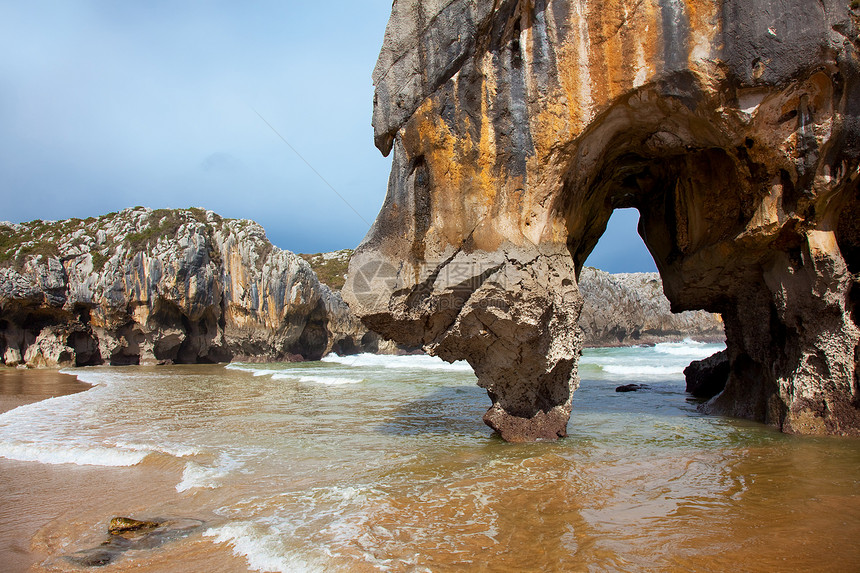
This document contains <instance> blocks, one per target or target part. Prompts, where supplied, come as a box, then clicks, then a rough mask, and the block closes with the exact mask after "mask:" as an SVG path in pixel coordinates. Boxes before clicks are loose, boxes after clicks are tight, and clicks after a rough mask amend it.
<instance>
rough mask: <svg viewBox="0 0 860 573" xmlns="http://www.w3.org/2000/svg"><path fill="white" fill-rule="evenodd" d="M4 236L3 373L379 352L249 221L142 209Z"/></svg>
mask: <svg viewBox="0 0 860 573" xmlns="http://www.w3.org/2000/svg"><path fill="white" fill-rule="evenodd" d="M0 237H2V243H0V357H2V361H3V362H4V363H5V364H7V365H16V364H28V365H30V366H54V365H64V364H75V365H90V364H102V363H106V364H138V363H144V364H145V363H157V362H175V363H198V362H221V361H229V360H231V359H253V360H284V359H293V358H296V357H302V358H309V359H314V358H319V357H321V356H322V355H324V354H325V353H327V352H329V351H330V350H339V351H344V350H353V351H357V350H374V349H375V348H376V344H377V341H378V336H376V335H373V334H368V333H367V330H366V329H365V328H364V327H363V326H362V325H361V324H360V323H358V321H357V319H356V318H355V317H354V316H352V315H351V314H350V313H349V310H348V308H346V305H345V304H344V303H343V301H342V300H341V299H340V296H339V294H336V293H333V292H332V291H331V290H330V289H329V288H328V287H326V286H324V285H321V284H320V283H319V281H318V280H317V278H316V276H315V275H314V273H313V271H312V270H311V268H310V267H309V265H308V264H307V263H306V262H305V261H303V260H302V259H301V258H299V257H298V256H296V255H294V254H293V253H290V252H289V251H283V250H280V249H277V248H274V247H273V246H272V245H271V243H269V241H268V240H267V239H266V236H265V232H264V231H263V229H262V227H260V226H259V225H257V224H256V223H254V222H252V221H242V220H228V219H222V218H221V217H219V216H218V215H216V214H215V213H212V212H211V211H202V210H199V209H192V210H157V211H153V210H151V209H144V208H135V209H128V210H125V211H122V212H121V213H117V214H113V215H106V216H103V217H99V218H98V219H88V220H85V221H82V220H68V221H61V222H57V223H43V222H41V221H36V222H32V223H25V224H21V225H11V224H0Z"/></svg>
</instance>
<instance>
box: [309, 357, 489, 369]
mask: <svg viewBox="0 0 860 573" xmlns="http://www.w3.org/2000/svg"><path fill="white" fill-rule="evenodd" d="M322 361H323V362H333V363H336V364H343V365H345V366H352V367H359V368H361V367H369V368H390V369H416V370H447V371H455V372H472V367H471V366H469V363H468V362H465V361H463V360H460V361H458V362H454V363H453V364H451V363H448V362H445V361H444V360H442V359H441V358H439V357H438V356H429V355H427V354H415V355H408V356H395V355H389V354H355V355H352V356H338V355H337V354H329V355H328V356H326V357H324V358H323V359H322Z"/></svg>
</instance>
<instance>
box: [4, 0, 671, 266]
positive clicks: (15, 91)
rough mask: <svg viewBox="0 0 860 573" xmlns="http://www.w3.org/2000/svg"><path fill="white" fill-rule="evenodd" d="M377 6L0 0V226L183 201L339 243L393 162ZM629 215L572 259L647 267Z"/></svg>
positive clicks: (357, 226) (355, 238)
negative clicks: (376, 135)
mask: <svg viewBox="0 0 860 573" xmlns="http://www.w3.org/2000/svg"><path fill="white" fill-rule="evenodd" d="M390 11H391V0H366V1H364V2H346V1H341V0H330V1H329V2H298V1H294V0H280V1H271V2H269V1H257V2H242V3H239V2H228V1H204V0H185V1H177V0H173V1H169V0H146V1H143V0H139V1H131V0H127V1H117V0H90V1H85V0H56V1H46V0H27V1H13V0H0V54H3V55H2V56H0V205H2V207H0V220H7V221H13V222H22V221H30V220H33V219H44V220H57V219H65V218H69V217H80V218H85V217H90V216H98V215H101V214H104V213H109V212H112V211H118V210H121V209H124V208H126V207H132V206H136V205H143V206H146V207H152V208H176V207H191V206H195V207H204V208H207V209H211V210H213V211H215V212H217V213H219V214H220V215H222V216H224V217H230V218H248V219H254V220H255V221H257V222H258V223H260V224H261V225H263V227H264V228H265V229H266V232H267V235H268V237H269V239H270V240H271V241H272V242H273V243H274V244H275V245H277V246H278V247H281V248H285V249H289V250H292V251H295V252H321V251H329V250H335V249H341V248H354V247H355V246H356V245H357V244H358V243H359V242H360V241H361V239H362V238H363V237H364V235H365V234H366V233H367V230H368V224H369V223H371V222H373V220H374V219H375V218H376V214H377V212H378V211H379V208H380V207H381V205H382V201H383V199H384V198H385V190H386V185H387V180H388V172H389V169H390V166H391V160H390V159H389V158H384V157H382V154H381V153H380V152H379V151H378V150H377V149H376V148H375V147H374V145H373V129H372V127H371V125H370V119H371V112H372V101H373V86H372V83H371V72H372V71H373V66H374V64H375V62H376V58H377V56H378V54H379V49H380V47H381V45H382V39H383V34H384V31H385V24H386V22H387V20H388V16H389V14H390ZM270 125H271V127H270ZM272 128H274V130H273V129H272ZM275 131H277V132H278V133H277V134H276V133H275ZM278 134H280V135H278ZM281 137H283V139H284V140H286V143H285V142H284V141H283V140H282V139H281ZM294 150H295V151H294ZM296 152H297V153H296ZM299 155H300V156H301V157H299ZM338 195H340V196H341V197H343V199H341V198H340V197H339V196H338ZM636 216H637V215H636V213H635V212H633V213H625V212H616V214H615V215H614V216H613V219H612V220H611V221H610V226H609V228H608V229H607V233H606V234H605V235H604V238H603V239H602V240H601V242H600V244H598V247H597V249H596V250H595V252H594V253H593V254H592V256H591V257H590V258H589V260H588V262H587V264H589V265H591V266H597V267H599V268H603V269H605V270H608V271H610V272H630V271H641V270H654V263H653V261H652V260H651V257H650V255H648V253H647V251H646V250H645V247H644V245H643V244H642V241H641V239H639V237H638V235H636V232H635V226H636Z"/></svg>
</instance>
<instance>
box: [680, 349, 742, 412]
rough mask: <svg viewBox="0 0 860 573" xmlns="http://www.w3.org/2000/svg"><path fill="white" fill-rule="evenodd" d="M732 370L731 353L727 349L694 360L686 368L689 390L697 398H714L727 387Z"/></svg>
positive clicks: (685, 373) (685, 375) (685, 374)
mask: <svg viewBox="0 0 860 573" xmlns="http://www.w3.org/2000/svg"><path fill="white" fill-rule="evenodd" d="M730 371H731V367H730V364H729V354H728V352H727V351H725V350H722V351H720V352H717V353H716V354H713V355H711V356H708V357H707V358H705V359H704V360H694V361H693V362H691V363H690V365H689V366H687V367H686V368H684V377H685V378H686V380H687V392H689V393H690V394H692V395H693V396H694V397H696V398H703V399H706V400H707V399H708V398H713V397H714V396H716V395H717V394H719V393H720V392H722V391H723V390H724V389H725V387H726V382H727V381H728V379H729V372H730Z"/></svg>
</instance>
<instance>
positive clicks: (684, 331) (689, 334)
mask: <svg viewBox="0 0 860 573" xmlns="http://www.w3.org/2000/svg"><path fill="white" fill-rule="evenodd" d="M579 291H580V293H582V298H583V305H582V314H581V315H580V317H579V326H580V327H581V328H582V332H583V341H584V343H585V345H586V346H602V347H606V346H633V345H636V344H657V343H660V342H672V341H681V340H684V339H687V338H689V339H693V340H698V341H701V342H722V341H723V340H724V339H725V333H724V332H723V323H722V319H721V318H720V317H719V315H715V314H711V313H709V312H705V311H702V310H699V311H685V312H680V313H677V314H673V313H672V311H671V309H670V308H669V300H668V299H667V298H666V297H665V296H664V295H663V284H662V282H661V281H660V275H659V274H657V273H618V274H609V273H607V272H604V271H600V270H597V269H593V268H590V267H585V268H583V269H582V272H581V273H580V275H579Z"/></svg>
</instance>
